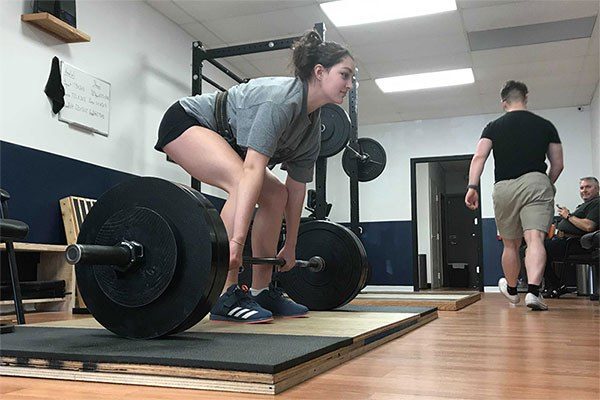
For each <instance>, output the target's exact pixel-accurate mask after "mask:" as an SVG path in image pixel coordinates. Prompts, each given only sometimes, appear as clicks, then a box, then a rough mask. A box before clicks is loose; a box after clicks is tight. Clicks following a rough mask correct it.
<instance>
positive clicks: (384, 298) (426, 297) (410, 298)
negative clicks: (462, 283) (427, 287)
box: [350, 291, 481, 311]
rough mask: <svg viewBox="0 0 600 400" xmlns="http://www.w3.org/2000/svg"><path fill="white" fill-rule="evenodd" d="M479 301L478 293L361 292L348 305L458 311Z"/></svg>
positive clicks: (479, 295) (479, 294)
mask: <svg viewBox="0 0 600 400" xmlns="http://www.w3.org/2000/svg"><path fill="white" fill-rule="evenodd" d="M480 299H481V293H480V292H415V293H408V292H404V293H402V292H391V291H390V292H361V293H360V294H359V295H358V296H356V298H355V299H354V300H352V301H351V302H350V304H352V305H368V306H398V307H437V308H438V310H440V311H458V310H460V309H461V308H464V307H466V306H468V305H469V304H473V303H475V302H476V301H479V300H480Z"/></svg>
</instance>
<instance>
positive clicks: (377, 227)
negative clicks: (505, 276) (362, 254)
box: [0, 141, 502, 286]
mask: <svg viewBox="0 0 600 400" xmlns="http://www.w3.org/2000/svg"><path fill="white" fill-rule="evenodd" d="M134 176H135V175H131V174H127V173H124V172H120V171H115V170H112V169H109V168H104V167H99V166H97V165H92V164H88V163H84V162H81V161H77V160H74V159H70V158H66V157H62V156H58V155H55V154H51V153H46V152H43V151H39V150H34V149H30V148H27V147H23V146H18V145H15V144H12V143H7V142H2V141H0V186H1V187H2V188H3V189H5V190H7V191H8V192H9V193H10V194H11V197H12V198H11V200H10V202H9V207H10V209H9V212H10V217H11V218H14V219H19V220H22V221H24V222H26V223H27V224H29V227H30V232H29V236H28V237H27V241H28V242H33V243H50V244H64V243H66V239H65V233H64V227H63V222H62V217H61V213H60V205H59V200H60V199H61V198H63V197H67V196H82V197H89V198H94V199H96V198H98V197H99V196H100V195H101V194H102V193H103V192H105V191H106V190H108V189H109V188H110V187H112V186H114V185H116V184H118V183H120V182H123V181H125V180H128V179H131V178H132V177H134ZM207 197H208V198H209V200H211V201H212V202H213V204H214V205H215V207H217V209H219V210H220V209H221V207H222V206H223V200H222V199H219V198H216V197H212V196H207ZM361 226H362V228H363V234H362V237H361V240H362V242H363V243H364V245H365V249H366V251H367V254H368V256H369V262H370V264H371V266H372V268H373V275H372V278H371V280H370V282H369V284H372V285H409V286H412V284H413V282H412V234H411V229H412V228H411V227H412V225H411V222H410V221H388V222H364V223H362V224H361ZM482 229H483V250H484V254H483V265H484V285H485V286H495V285H496V283H497V282H498V279H499V278H500V277H501V276H502V268H501V266H500V255H501V252H502V244H501V242H499V241H498V240H497V239H496V224H495V222H494V220H493V219H492V218H485V219H483V224H482Z"/></svg>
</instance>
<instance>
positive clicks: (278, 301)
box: [250, 282, 308, 317]
mask: <svg viewBox="0 0 600 400" xmlns="http://www.w3.org/2000/svg"><path fill="white" fill-rule="evenodd" d="M250 296H251V297H252V298H253V299H254V300H256V302H257V303H258V304H260V305H261V306H262V307H263V308H266V309H267V310H269V311H271V312H272V313H273V315H274V316H276V317H307V316H308V307H306V306H303V305H302V304H298V303H295V302H294V301H292V300H290V299H288V298H286V297H284V296H283V289H281V288H280V287H278V286H276V285H274V284H273V282H271V283H270V284H269V288H268V289H265V290H263V291H262V292H260V293H259V294H257V295H256V296H252V295H250Z"/></svg>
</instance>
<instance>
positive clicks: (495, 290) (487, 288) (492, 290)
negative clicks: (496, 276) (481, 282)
mask: <svg viewBox="0 0 600 400" xmlns="http://www.w3.org/2000/svg"><path fill="white" fill-rule="evenodd" d="M483 291H484V292H487V293H500V289H498V286H484V287H483Z"/></svg>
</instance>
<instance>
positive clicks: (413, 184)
mask: <svg viewBox="0 0 600 400" xmlns="http://www.w3.org/2000/svg"><path fill="white" fill-rule="evenodd" d="M472 159H473V154H459V155H453V156H438V157H418V158H411V159H410V208H411V225H412V260H413V290H414V291H415V292H418V291H419V290H420V289H419V260H418V258H419V257H418V253H419V239H418V231H417V229H418V228H417V164H419V163H430V162H444V161H470V160H472ZM479 186H480V187H479V189H478V190H477V192H478V194H479V199H480V201H479V207H478V208H477V225H478V226H479V235H478V236H479V240H477V246H478V249H477V250H478V251H477V253H478V254H477V258H478V260H477V262H478V263H479V267H480V271H481V281H480V286H479V291H480V292H483V281H484V273H485V271H484V269H483V237H482V233H483V228H482V226H481V224H482V221H481V185H479Z"/></svg>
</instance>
